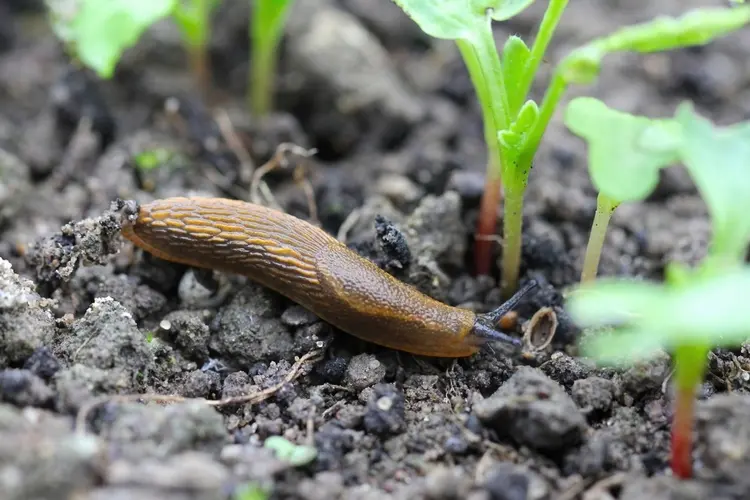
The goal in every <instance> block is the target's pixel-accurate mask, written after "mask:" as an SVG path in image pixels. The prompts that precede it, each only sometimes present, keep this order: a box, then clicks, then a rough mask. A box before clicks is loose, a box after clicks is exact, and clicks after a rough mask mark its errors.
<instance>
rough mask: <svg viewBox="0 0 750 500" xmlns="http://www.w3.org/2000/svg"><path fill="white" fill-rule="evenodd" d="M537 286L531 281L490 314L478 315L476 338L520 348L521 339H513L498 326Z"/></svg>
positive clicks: (474, 330) (473, 330) (474, 331)
mask: <svg viewBox="0 0 750 500" xmlns="http://www.w3.org/2000/svg"><path fill="white" fill-rule="evenodd" d="M536 286H537V282H536V281H535V280H530V281H529V282H528V283H526V284H525V285H524V286H523V287H521V289H520V290H518V291H517V292H516V293H514V294H513V296H511V298H509V299H508V300H506V301H505V302H503V303H502V304H501V305H500V306H499V307H497V308H496V309H493V310H492V311H490V312H488V313H485V314H480V315H478V316H477V319H476V321H475V322H474V328H473V329H472V333H473V334H474V335H475V336H476V337H479V338H481V339H487V340H495V341H498V342H504V343H506V344H511V345H513V346H520V345H521V339H517V338H515V337H511V336H510V335H506V334H505V333H503V332H501V331H499V330H497V326H496V325H497V323H498V322H499V321H500V320H501V319H502V317H503V316H505V315H506V314H508V313H509V312H510V311H512V310H513V308H514V307H516V306H517V305H518V303H519V302H521V300H522V299H523V298H524V297H526V296H527V295H528V294H529V292H531V291H532V290H533V289H534V288H536Z"/></svg>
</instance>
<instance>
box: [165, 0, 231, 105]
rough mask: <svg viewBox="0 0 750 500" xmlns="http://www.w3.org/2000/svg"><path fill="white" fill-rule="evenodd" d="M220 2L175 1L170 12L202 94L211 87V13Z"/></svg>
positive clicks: (206, 0)
mask: <svg viewBox="0 0 750 500" xmlns="http://www.w3.org/2000/svg"><path fill="white" fill-rule="evenodd" d="M173 1H174V0H173ZM220 1H221V0H176V3H175V6H174V10H173V11H172V17H173V18H174V20H175V22H176V23H177V25H178V26H179V28H180V32H181V33H182V39H183V42H184V43H185V46H186V48H187V51H188V56H189V57H190V68H191V71H192V72H193V75H194V76H195V79H196V80H197V81H198V84H199V85H200V88H201V90H202V91H203V92H204V93H207V92H208V90H209V88H210V85H211V65H210V63H209V58H208V43H209V40H210V39H211V13H212V12H213V10H214V9H215V8H216V7H217V6H218V5H219V3H220Z"/></svg>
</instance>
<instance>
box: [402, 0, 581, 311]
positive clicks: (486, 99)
mask: <svg viewBox="0 0 750 500" xmlns="http://www.w3.org/2000/svg"><path fill="white" fill-rule="evenodd" d="M393 1H394V2H395V3H396V4H397V5H399V6H400V7H401V8H402V9H403V10H404V11H405V12H406V14H407V15H409V16H410V17H411V18H412V19H413V20H414V21H415V22H416V23H417V24H418V25H419V26H420V28H421V29H422V30H423V31H424V32H425V33H427V34H428V35H430V36H433V37H436V38H441V39H448V40H454V41H455V42H456V44H457V46H458V49H459V51H460V53H461V56H462V58H463V60H464V63H465V64H466V67H467V69H468V72H469V76H470V78H471V81H472V83H473V85H474V90H475V92H476V95H477V99H478V100H479V104H480V106H481V109H482V118H483V122H484V136H485V142H486V146H487V153H488V155H487V156H488V158H487V180H486V184H485V188H484V194H483V196H482V202H481V208H480V213H479V221H478V223H477V231H476V232H477V239H476V242H475V252H476V253H475V271H476V272H477V273H478V274H487V273H489V271H490V258H491V244H492V243H491V238H490V237H491V235H493V234H494V232H495V226H496V209H497V205H498V204H499V202H500V193H501V191H503V192H504V198H505V200H504V203H505V209H504V212H503V218H504V224H503V226H504V229H505V238H504V240H503V266H502V268H503V274H502V278H503V282H504V286H503V290H504V293H505V295H506V296H510V295H512V292H513V291H515V288H516V287H517V282H518V270H519V267H520V258H521V224H522V216H523V210H522V209H523V195H524V191H525V189H526V180H527V178H528V174H529V171H530V169H531V162H530V161H529V162H528V163H527V164H521V163H519V155H518V151H519V150H520V149H522V148H523V145H524V143H525V140H526V139H527V136H526V133H527V132H528V131H529V130H530V129H531V128H532V127H533V126H534V124H535V123H537V121H538V118H539V109H538V108H537V105H536V103H535V102H534V101H530V100H527V95H528V93H529V89H530V88H531V85H532V83H533V81H534V77H535V75H536V72H537V70H538V68H539V65H540V64H541V62H542V60H543V58H544V54H545V52H546V50H547V46H548V44H549V42H550V40H551V39H552V36H553V34H554V32H555V28H556V27H557V24H558V22H559V20H560V18H561V16H562V13H563V11H564V10H565V7H566V6H567V4H568V2H567V0H550V2H549V5H548V7H547V11H546V13H545V15H544V19H543V20H542V23H541V24H540V26H539V30H538V32H537V36H536V39H535V40H534V44H533V46H532V47H531V49H529V48H528V47H527V46H526V44H525V43H524V41H523V40H521V38H519V37H517V36H512V37H510V38H509V39H508V40H507V41H506V43H505V46H504V49H503V54H502V58H501V56H500V54H498V51H497V46H496V44H495V38H494V36H493V31H492V22H493V21H505V20H508V19H510V18H512V17H513V16H515V15H516V14H518V13H520V12H521V11H523V10H524V9H526V8H527V7H528V6H529V5H531V4H532V3H533V1H534V0H483V1H482V0H472V1H466V0H443V1H441V2H434V1H431V0H393ZM532 156H533V155H532Z"/></svg>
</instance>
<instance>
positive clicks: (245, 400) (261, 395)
mask: <svg viewBox="0 0 750 500" xmlns="http://www.w3.org/2000/svg"><path fill="white" fill-rule="evenodd" d="M322 358H323V351H320V350H315V351H310V352H308V353H307V354H305V355H304V356H302V357H301V358H299V359H298V360H297V362H296V363H294V365H293V366H292V368H291V369H290V370H289V373H287V375H286V377H284V380H283V381H281V382H279V383H278V384H276V385H273V386H271V387H268V388H267V389H263V390H262V391H259V392H255V393H253V394H244V395H242V396H233V397H231V398H224V399H218V400H207V399H204V398H186V397H183V396H172V395H159V394H123V395H115V396H112V395H107V396H101V397H98V398H94V399H92V400H91V401H89V402H88V403H86V404H85V405H83V406H82V407H81V408H80V410H79V411H78V415H77V416H76V422H75V432H76V433H78V434H85V433H86V420H87V419H88V416H89V414H90V413H91V411H93V410H94V408H96V407H98V406H100V405H102V404H105V403H113V402H117V403H128V402H138V401H162V402H167V403H187V402H196V403H204V404H206V405H208V406H226V405H233V404H257V403H260V402H261V401H265V400H266V399H268V398H269V397H271V396H273V395H274V394H275V393H276V392H278V391H279V390H280V389H281V388H282V387H284V386H285V385H286V384H288V383H290V382H292V381H293V380H295V379H296V378H297V377H299V375H300V374H301V371H302V368H303V367H304V366H305V365H307V364H312V363H315V362H316V361H320V360H321V359H322Z"/></svg>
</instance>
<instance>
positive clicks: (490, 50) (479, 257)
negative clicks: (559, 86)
mask: <svg viewBox="0 0 750 500" xmlns="http://www.w3.org/2000/svg"><path fill="white" fill-rule="evenodd" d="M478 33H479V35H478V36H476V37H474V38H473V39H471V40H456V45H457V46H458V49H459V51H460V52H461V56H462V57H463V60H464V63H465V64H466V68H467V70H468V72H469V76H470V78H471V81H472V83H473V85H474V89H475V92H476V94H477V100H478V101H479V104H480V107H481V109H482V121H483V123H484V139H485V143H486V145H487V174H486V180H485V186H484V193H483V194H482V202H481V205H480V212H479V219H478V222H477V238H476V242H475V250H474V252H475V253H474V261H475V262H474V269H475V272H476V274H479V275H481V274H488V273H489V272H490V269H491V265H492V262H491V258H492V244H493V242H492V238H491V237H492V235H493V234H494V233H495V227H496V223H497V206H498V204H499V201H500V193H501V189H502V171H503V165H504V164H505V163H504V160H505V159H504V158H503V151H502V148H501V147H500V141H499V139H498V133H499V132H500V131H501V130H504V129H505V128H507V126H508V123H509V117H508V114H507V113H508V105H507V103H508V96H507V93H506V89H505V82H504V79H503V73H502V65H501V63H500V55H499V54H498V52H497V46H496V44H495V38H494V36H493V33H492V25H491V19H488V20H487V22H486V23H485V24H483V26H479V27H478Z"/></svg>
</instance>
